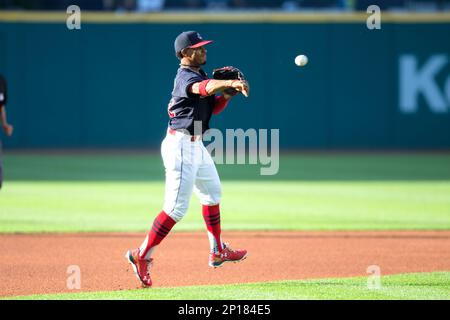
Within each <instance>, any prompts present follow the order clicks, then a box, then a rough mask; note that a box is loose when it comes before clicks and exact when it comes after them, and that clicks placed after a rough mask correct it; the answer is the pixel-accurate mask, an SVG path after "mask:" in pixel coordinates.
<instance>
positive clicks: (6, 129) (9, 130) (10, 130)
mask: <svg viewBox="0 0 450 320" xmlns="http://www.w3.org/2000/svg"><path fill="white" fill-rule="evenodd" d="M2 127H3V132H4V133H5V134H6V135H7V136H8V137H10V136H12V134H13V131H14V127H13V126H12V125H10V124H8V123H6V124H4V125H3V126H2Z"/></svg>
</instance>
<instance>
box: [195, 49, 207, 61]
mask: <svg viewBox="0 0 450 320" xmlns="http://www.w3.org/2000/svg"><path fill="white" fill-rule="evenodd" d="M193 58H194V62H195V63H197V64H199V65H204V64H206V49H205V47H199V48H196V49H195V50H194V56H193Z"/></svg>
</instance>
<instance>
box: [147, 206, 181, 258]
mask: <svg viewBox="0 0 450 320" xmlns="http://www.w3.org/2000/svg"><path fill="white" fill-rule="evenodd" d="M175 223H176V222H175V220H173V219H172V218H171V217H169V216H168V215H167V213H165V212H164V211H161V212H160V213H159V214H158V216H157V217H156V218H155V220H154V221H153V226H152V229H151V230H150V232H149V233H148V235H147V238H146V239H145V241H144V243H143V244H142V246H141V251H140V252H139V256H140V258H145V256H146V255H147V253H148V252H149V250H150V249H151V248H153V247H154V246H157V245H158V244H159V243H160V242H161V241H162V240H163V239H164V238H165V237H166V236H167V234H168V233H169V232H170V230H171V229H172V227H173V226H174V225H175Z"/></svg>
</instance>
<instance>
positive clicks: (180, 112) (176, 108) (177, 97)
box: [168, 67, 215, 135]
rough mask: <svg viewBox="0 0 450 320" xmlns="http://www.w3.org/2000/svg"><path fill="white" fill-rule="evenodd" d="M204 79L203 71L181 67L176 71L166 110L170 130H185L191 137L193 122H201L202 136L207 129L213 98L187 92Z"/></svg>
mask: <svg viewBox="0 0 450 320" xmlns="http://www.w3.org/2000/svg"><path fill="white" fill-rule="evenodd" d="M206 79H208V77H207V75H206V73H205V72H204V71H203V70H200V73H197V72H195V71H193V70H191V69H189V68H183V67H181V68H179V69H178V72H177V75H176V77H175V81H174V85H173V91H172V99H170V102H169V108H168V111H169V117H170V120H169V127H170V128H172V129H186V130H188V131H189V133H190V134H191V135H193V134H194V121H201V123H202V134H203V133H204V132H205V131H206V130H208V129H209V120H210V119H211V115H212V112H213V108H214V103H215V96H214V95H212V96H208V97H202V96H200V95H199V94H193V93H190V92H189V88H190V87H191V86H192V85H193V84H194V83H196V82H201V81H203V80H206ZM197 134H198V133H197Z"/></svg>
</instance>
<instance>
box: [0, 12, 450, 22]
mask: <svg viewBox="0 0 450 320" xmlns="http://www.w3.org/2000/svg"><path fill="white" fill-rule="evenodd" d="M368 16H369V15H368V14H367V13H365V12H357V13H345V12H343V13H323V12H302V13H287V12H282V11H264V12H261V11H235V12H228V13H226V12H223V13H222V12H205V11H198V12H189V13H186V12H164V13H145V14H142V13H113V12H92V11H91V12H83V11H81V19H82V21H83V22H88V23H169V24H178V23H354V22H365V21H366V19H367V17H368ZM67 17H68V14H67V13H66V12H65V11H63V12H47V11H3V12H0V22H18V23H27V22H34V23H56V22H65V21H66V19H67ZM381 21H382V22H393V23H450V13H392V12H389V13H388V12H382V15H381Z"/></svg>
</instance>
